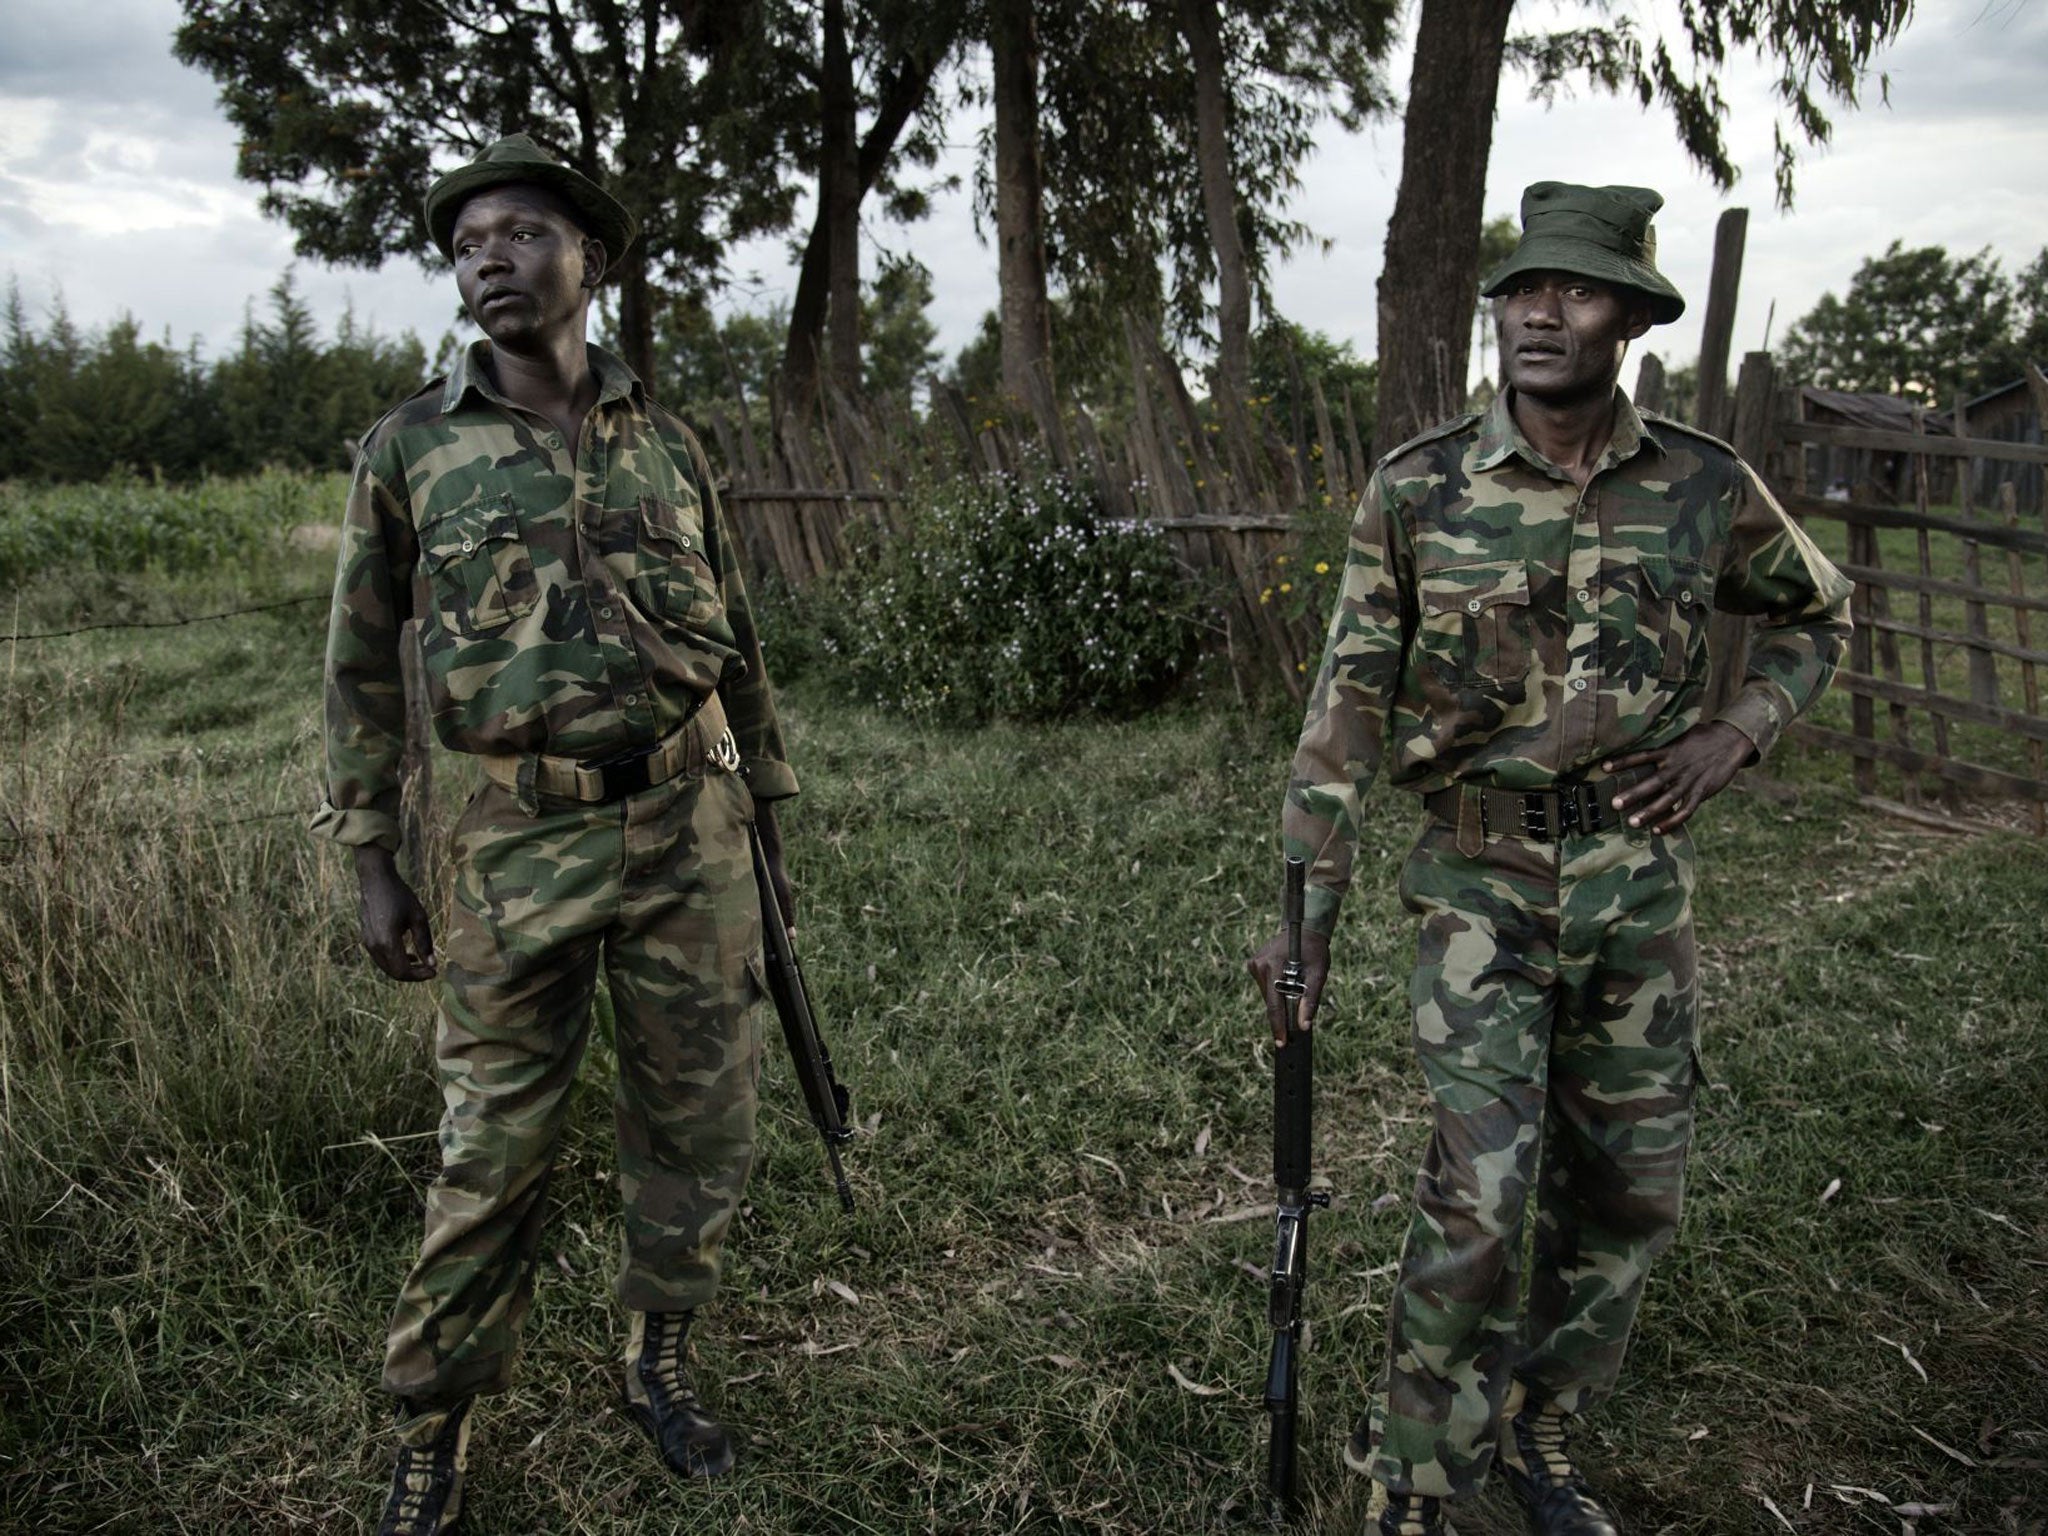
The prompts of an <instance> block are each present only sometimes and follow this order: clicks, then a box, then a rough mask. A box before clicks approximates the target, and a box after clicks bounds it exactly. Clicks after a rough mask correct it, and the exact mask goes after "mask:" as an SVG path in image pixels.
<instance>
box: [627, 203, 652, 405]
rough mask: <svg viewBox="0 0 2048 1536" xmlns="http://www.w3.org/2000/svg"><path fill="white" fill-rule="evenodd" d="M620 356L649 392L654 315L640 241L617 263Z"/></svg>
mask: <svg viewBox="0 0 2048 1536" xmlns="http://www.w3.org/2000/svg"><path fill="white" fill-rule="evenodd" d="M618 278H619V355H620V357H621V358H623V359H624V360H625V364H626V366H627V367H628V368H630V369H632V370H633V371H634V372H635V373H637V374H639V375H640V379H641V382H642V383H644V384H646V386H647V387H648V388H649V389H650V390H652V389H654V388H655V387H656V380H655V377H654V311H653V309H652V307H651V299H650V296H649V294H648V291H647V250H646V247H644V246H643V245H641V243H640V242H639V241H637V240H636V241H634V242H633V244H632V245H631V246H630V247H628V249H627V251H626V254H625V255H624V256H623V257H621V258H620V260H619V269H618Z"/></svg>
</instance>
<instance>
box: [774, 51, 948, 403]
mask: <svg viewBox="0 0 2048 1536" xmlns="http://www.w3.org/2000/svg"><path fill="white" fill-rule="evenodd" d="M950 41H951V39H950V37H946V38H941V39H936V40H934V42H933V44H932V47H931V50H930V51H929V52H928V53H925V54H921V55H913V56H909V57H906V58H905V59H903V60H902V61H901V64H900V66H899V67H898V68H897V70H896V71H895V73H893V74H892V75H891V76H890V77H889V79H888V82H887V84H886V85H885V86H884V87H883V91H882V99H881V102H880V104H879V105H878V106H877V107H876V109H875V120H874V121H873V122H872V123H870V124H869V125H868V131H867V135H866V137H864V138H863V139H862V140H861V141H860V146H859V150H858V159H857V161H856V176H857V179H856V181H855V185H854V193H855V195H854V199H853V212H852V215H851V218H852V220H853V221H854V222H855V223H856V224H857V223H858V220H859V217H860V204H861V201H862V199H864V198H865V197H866V196H867V195H868V193H870V192H872V191H873V190H874V188H875V183H876V182H877V181H879V180H880V179H881V175H882V171H883V169H884V168H885V167H886V166H887V165H888V163H889V160H890V157H891V156H893V155H894V154H895V153H896V141H897V140H898V139H900V138H901V137H902V136H903V131H904V129H906V128H907V127H909V126H910V121H911V119H912V118H914V117H916V116H917V111H918V108H919V107H921V106H922V105H923V104H924V99H925V93H926V92H927V91H929V90H930V89H931V82H932V77H933V76H934V75H935V74H936V73H937V72H938V67H939V64H940V62H941V60H942V59H943V58H944V56H945V51H946V46H947V45H948V44H950ZM824 180H825V177H824V173H823V163H822V160H821V163H820V175H819V182H820V188H821V190H820V195H819V197H818V208H817V212H816V213H815V214H814V215H813V216H812V218H811V233H810V237H809V238H808V239H807V240H805V242H804V257H803V264H802V265H801V267H799V269H798V272H797V280H796V297H795V298H794V299H792V300H791V301H790V306H789V331H788V334H787V335H786V337H785V338H784V341H783V346H782V387H783V390H784V392H785V394H786V396H787V398H789V399H791V400H809V399H810V398H811V397H812V396H813V395H815V394H816V393H817V390H818V368H819V363H820V360H821V357H822V354H823V351H824V338H825V320H826V314H827V312H828V310H829V309H830V305H831V292H832V243H833V236H832V231H833V228H834V223H833V218H832V208H833V206H834V205H833V204H832V203H831V201H830V200H829V199H827V198H826V197H825V196H824V195H823V191H822V187H823V183H824ZM855 249H856V250H857V249H858V247H857V246H856V247H855ZM857 297H858V284H856V298H857Z"/></svg>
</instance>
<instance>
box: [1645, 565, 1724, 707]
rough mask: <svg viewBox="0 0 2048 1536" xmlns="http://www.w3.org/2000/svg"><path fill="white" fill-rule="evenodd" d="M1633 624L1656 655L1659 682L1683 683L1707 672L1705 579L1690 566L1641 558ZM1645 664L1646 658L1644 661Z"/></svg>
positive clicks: (1697, 567) (1696, 567)
mask: <svg viewBox="0 0 2048 1536" xmlns="http://www.w3.org/2000/svg"><path fill="white" fill-rule="evenodd" d="M1642 572H1643V595H1642V599H1641V602H1640V605H1639V607H1638V609H1637V622H1638V624H1639V625H1640V627H1641V628H1642V631H1643V633H1644V636H1645V638H1646V639H1647V640H1649V641H1650V643H1651V645H1652V646H1653V647H1654V649H1655V656H1656V663H1657V677H1658V680H1659V681H1660V682H1666V683H1677V682H1683V681H1685V679H1687V678H1689V677H1697V676H1699V675H1700V674H1701V673H1703V672H1705V671H1706V669H1707V619H1708V615H1709V614H1710V612H1711V605H1710V604H1709V602H1708V600H1707V599H1708V597H1709V593H1708V590H1707V583H1706V580H1705V573H1704V572H1703V571H1702V570H1701V569H1700V567H1699V566H1697V565H1694V564H1692V563H1691V562H1690V561H1683V560H1659V559H1654V558H1645V559H1644V561H1643V562H1642ZM1646 660H1647V658H1646Z"/></svg>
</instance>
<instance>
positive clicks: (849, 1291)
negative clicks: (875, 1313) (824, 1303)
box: [825, 1280, 860, 1307]
mask: <svg viewBox="0 0 2048 1536" xmlns="http://www.w3.org/2000/svg"><path fill="white" fill-rule="evenodd" d="M825 1289H826V1290H828V1291H830V1292H831V1293H832V1294H833V1295H834V1296H837V1297H838V1298H839V1299H840V1300H841V1301H843V1302H845V1303H846V1304H847V1305H848V1306H849V1307H857V1306H859V1305H860V1292H858V1291H856V1290H855V1289H854V1288H853V1287H852V1286H850V1285H848V1284H846V1283H845V1282H844V1281H840V1280H827V1281H826V1282H825Z"/></svg>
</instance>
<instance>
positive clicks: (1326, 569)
mask: <svg viewBox="0 0 2048 1536" xmlns="http://www.w3.org/2000/svg"><path fill="white" fill-rule="evenodd" d="M1316 574H1317V575H1318V576H1327V575H1329V574H1330V562H1329V561H1327V560H1318V561H1317V562H1316Z"/></svg>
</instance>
